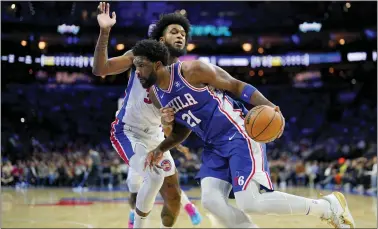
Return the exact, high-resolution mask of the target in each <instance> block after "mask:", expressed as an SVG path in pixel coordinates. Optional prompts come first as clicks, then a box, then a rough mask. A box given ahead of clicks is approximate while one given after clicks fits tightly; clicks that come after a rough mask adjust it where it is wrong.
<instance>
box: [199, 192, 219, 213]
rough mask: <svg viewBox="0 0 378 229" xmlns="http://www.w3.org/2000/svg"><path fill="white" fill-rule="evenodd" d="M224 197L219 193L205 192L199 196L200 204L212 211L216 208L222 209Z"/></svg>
mask: <svg viewBox="0 0 378 229" xmlns="http://www.w3.org/2000/svg"><path fill="white" fill-rule="evenodd" d="M223 200H224V198H223V197H222V196H221V195H220V193H217V192H215V193H206V194H203V195H202V197H201V203H202V206H203V207H204V208H205V209H206V210H208V211H209V212H214V211H216V210H217V209H223V207H224V203H223V202H224V201H223Z"/></svg>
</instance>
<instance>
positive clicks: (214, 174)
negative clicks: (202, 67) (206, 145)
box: [198, 149, 256, 228]
mask: <svg viewBox="0 0 378 229" xmlns="http://www.w3.org/2000/svg"><path fill="white" fill-rule="evenodd" d="M198 176H199V178H201V201H202V205H203V207H204V208H205V209H206V210H207V211H209V212H210V213H211V214H212V215H213V216H214V218H215V219H216V220H217V221H218V223H219V224H221V225H222V226H224V227H226V228H252V227H256V226H255V225H254V224H253V223H252V222H251V220H250V219H249V217H248V216H247V215H246V214H245V213H244V212H243V211H241V210H240V209H237V208H235V207H233V206H232V205H230V204H229V203H228V197H229V194H230V191H231V188H232V186H231V184H230V182H229V181H230V172H229V166H228V160H227V159H226V158H222V157H220V156H218V155H216V154H215V153H213V152H212V151H211V150H206V149H205V151H204V152H203V154H202V166H201V168H200V171H199V174H198Z"/></svg>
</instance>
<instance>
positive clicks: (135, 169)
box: [93, 2, 201, 228]
mask: <svg viewBox="0 0 378 229" xmlns="http://www.w3.org/2000/svg"><path fill="white" fill-rule="evenodd" d="M98 11H99V15H98V16H97V19H98V23H99V25H100V29H101V30H100V36H99V39H98V42H97V45H96V50H95V55H94V67H93V73H94V74H95V75H98V76H103V75H109V74H117V73H122V72H124V71H127V70H128V69H130V68H131V67H132V60H133V55H132V52H131V51H128V52H126V53H125V54H124V55H123V56H119V57H115V58H111V59H108V56H107V46H108V39H109V34H110V29H111V27H112V26H113V25H114V24H115V23H116V15H115V13H113V15H112V17H110V6H109V4H105V3H103V2H101V3H100V4H99V6H98ZM189 30H190V24H189V21H188V20H187V19H186V18H185V17H183V16H182V15H180V14H166V15H163V16H162V17H161V18H160V20H159V21H158V22H157V23H156V25H155V26H154V27H153V28H151V31H150V33H151V37H152V38H156V39H157V40H159V39H160V38H162V42H164V44H166V45H167V46H168V47H169V50H170V54H171V59H170V62H171V63H173V62H177V61H178V58H177V57H179V56H181V55H183V54H185V50H186V44H187V37H186V34H188V33H189ZM135 78H136V77H135V70H133V69H132V70H131V74H130V77H129V83H128V86H127V89H126V95H125V98H124V101H123V105H122V107H121V108H120V109H119V110H118V111H117V114H116V121H114V122H113V123H112V126H111V138H110V139H111V142H112V144H113V146H114V148H115V150H116V151H117V153H118V154H119V155H120V156H121V157H122V159H123V160H124V161H125V162H126V163H128V164H129V165H130V167H129V173H128V178H127V184H128V187H129V190H130V192H131V195H130V199H129V204H130V206H131V209H133V210H132V211H131V212H130V217H129V218H130V219H129V227H136V228H141V227H145V226H144V224H145V220H144V219H145V217H146V216H147V215H148V214H149V212H150V211H151V209H152V207H153V204H154V202H155V198H156V196H157V194H158V192H159V190H160V194H161V196H162V197H163V199H164V207H163V210H162V214H161V216H162V224H163V225H162V226H163V227H172V226H173V224H174V222H175V221H176V219H177V216H178V214H179V209H180V200H181V204H182V206H183V207H184V209H185V210H186V212H187V213H188V215H189V216H190V218H191V220H192V223H193V224H194V225H197V224H199V223H200V222H201V216H200V214H199V212H198V211H197V209H196V208H195V206H194V205H193V204H192V203H191V202H190V201H189V199H188V197H187V196H186V194H185V193H184V192H181V190H180V189H179V183H178V177H177V171H176V168H175V165H174V161H173V159H172V157H171V155H170V153H169V152H167V154H165V155H164V158H163V159H162V161H161V166H163V167H164V170H163V171H162V172H161V173H160V174H158V175H156V174H152V173H149V172H144V171H143V166H144V158H145V157H146V155H147V153H148V152H149V150H151V149H153V148H155V147H156V146H157V145H158V144H159V143H160V142H161V141H162V139H164V134H163V133H162V130H161V127H160V125H161V117H160V111H159V110H158V109H156V108H155V107H154V105H153V104H152V103H151V101H150V100H149V98H148V93H149V89H144V88H143V87H142V86H141V83H140V82H139V80H137V79H135ZM169 128H170V126H166V128H164V131H165V132H166V133H167V134H169ZM143 179H144V180H145V182H143ZM180 196H181V199H180ZM135 206H136V207H135ZM134 209H135V213H136V214H135V213H134ZM134 219H135V221H134Z"/></svg>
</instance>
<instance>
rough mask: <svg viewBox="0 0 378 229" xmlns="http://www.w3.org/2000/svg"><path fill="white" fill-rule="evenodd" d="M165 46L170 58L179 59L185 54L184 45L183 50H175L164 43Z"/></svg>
mask: <svg viewBox="0 0 378 229" xmlns="http://www.w3.org/2000/svg"><path fill="white" fill-rule="evenodd" d="M165 46H167V48H168V51H169V55H171V56H172V57H180V56H183V55H185V54H186V45H185V47H184V48H183V49H179V48H175V47H173V46H172V45H171V44H168V43H165Z"/></svg>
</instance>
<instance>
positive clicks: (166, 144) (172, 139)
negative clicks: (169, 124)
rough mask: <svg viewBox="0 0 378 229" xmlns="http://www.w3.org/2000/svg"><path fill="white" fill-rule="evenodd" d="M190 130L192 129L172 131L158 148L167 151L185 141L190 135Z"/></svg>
mask: <svg viewBox="0 0 378 229" xmlns="http://www.w3.org/2000/svg"><path fill="white" fill-rule="evenodd" d="M190 132H191V131H190V130H184V131H180V132H175V131H172V133H171V134H170V135H169V136H168V137H167V138H166V139H164V141H162V142H161V143H160V144H159V146H158V147H157V148H158V149H159V151H161V152H166V151H168V150H170V149H172V148H174V147H176V146H177V145H179V144H180V143H181V142H183V141H184V140H185V139H186V138H187V137H188V136H189V134H190Z"/></svg>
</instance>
